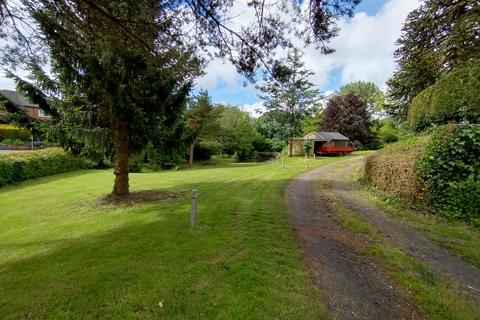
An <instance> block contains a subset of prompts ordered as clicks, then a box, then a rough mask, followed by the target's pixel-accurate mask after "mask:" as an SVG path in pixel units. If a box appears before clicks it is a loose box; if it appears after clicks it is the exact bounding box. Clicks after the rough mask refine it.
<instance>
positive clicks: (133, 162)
mask: <svg viewBox="0 0 480 320" xmlns="http://www.w3.org/2000/svg"><path fill="white" fill-rule="evenodd" d="M143 158H144V152H137V153H134V154H131V155H130V156H129V157H128V172H132V173H135V172H137V173H138V172H141V171H142V166H143Z"/></svg>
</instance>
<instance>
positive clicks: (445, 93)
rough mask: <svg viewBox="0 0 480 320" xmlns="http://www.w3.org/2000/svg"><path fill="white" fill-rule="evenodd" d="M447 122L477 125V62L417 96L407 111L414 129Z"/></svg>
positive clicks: (479, 99) (479, 109)
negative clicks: (464, 122) (463, 122)
mask: <svg viewBox="0 0 480 320" xmlns="http://www.w3.org/2000/svg"><path fill="white" fill-rule="evenodd" d="M450 121H454V122H461V121H466V122H470V123H478V122H480V61H479V60H474V61H471V62H469V63H468V64H467V66H465V67H463V68H459V69H456V70H454V71H452V72H451V73H450V74H448V75H447V76H445V77H444V78H442V79H440V80H439V81H438V82H437V83H435V84H434V85H433V86H430V87H428V88H427V89H425V90H424V91H422V92H421V93H420V94H418V95H417V96H416V97H415V98H414V99H413V101H412V104H411V105H410V108H409V111H408V123H409V125H410V127H412V128H413V129H415V130H423V129H425V128H427V127H429V126H431V125H434V124H446V123H448V122H450Z"/></svg>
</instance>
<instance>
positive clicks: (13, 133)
mask: <svg viewBox="0 0 480 320" xmlns="http://www.w3.org/2000/svg"><path fill="white" fill-rule="evenodd" d="M3 140H21V141H24V142H25V141H28V140H30V132H29V131H28V130H26V129H22V128H18V127H15V126H11V125H3V124H2V125H0V142H2V141H3Z"/></svg>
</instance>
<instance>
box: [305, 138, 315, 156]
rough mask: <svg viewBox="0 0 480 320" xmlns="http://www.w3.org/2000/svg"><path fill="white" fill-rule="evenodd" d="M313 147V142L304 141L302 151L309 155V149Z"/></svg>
mask: <svg viewBox="0 0 480 320" xmlns="http://www.w3.org/2000/svg"><path fill="white" fill-rule="evenodd" d="M312 149H313V143H312V142H311V141H307V140H306V141H305V142H304V143H303V151H305V155H306V156H307V157H308V156H309V155H310V151H312Z"/></svg>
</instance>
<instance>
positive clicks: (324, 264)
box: [286, 157, 480, 319]
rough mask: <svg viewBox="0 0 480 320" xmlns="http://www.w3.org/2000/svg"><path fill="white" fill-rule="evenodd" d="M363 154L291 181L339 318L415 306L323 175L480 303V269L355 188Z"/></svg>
mask: <svg viewBox="0 0 480 320" xmlns="http://www.w3.org/2000/svg"><path fill="white" fill-rule="evenodd" d="M362 163H363V157H356V158H348V159H346V160H342V161H340V162H336V163H334V164H331V165H327V166H324V167H320V168H317V169H315V170H313V171H310V172H307V173H304V174H301V175H299V176H297V177H296V178H295V179H294V180H293V181H292V182H291V183H290V184H289V185H288V187H287V190H286V201H287V206H288V210H289V213H290V215H291V216H292V220H293V224H294V227H295V229H296V231H297V234H298V237H299V240H300V242H301V245H302V247H303V248H304V250H305V258H306V263H307V265H308V267H309V269H310V270H311V273H312V276H313V278H314V281H315V283H316V284H317V285H318V286H319V287H320V288H321V290H322V291H323V292H324V293H325V294H326V295H327V297H328V307H329V309H330V311H331V312H332V313H333V314H334V315H335V316H336V317H337V318H338V319H402V318H403V319H410V318H413V317H414V315H415V314H416V313H415V307H414V306H412V305H410V304H409V303H408V302H407V301H405V300H404V299H403V298H402V294H401V292H399V290H397V289H396V288H395V286H394V285H393V284H392V283H391V281H390V280H389V279H388V278H387V277H386V276H384V275H383V274H382V272H381V270H380V268H379V267H378V266H377V265H376V262H375V261H374V260H371V259H368V258H366V257H365V256H363V255H362V254H361V252H360V249H361V246H362V240H361V239H360V238H359V237H357V236H356V235H355V234H353V233H352V232H350V231H348V230H346V229H344V228H343V227H342V225H341V223H340V222H339V221H338V220H337V218H336V215H335V212H334V210H332V208H331V207H330V205H329V202H328V201H327V199H326V197H325V195H323V194H322V193H321V190H320V188H316V187H315V184H316V183H317V182H318V181H321V182H323V183H326V184H327V185H328V186H329V187H330V188H331V191H333V193H334V194H335V195H336V196H337V199H336V200H337V201H340V202H341V203H342V204H343V205H345V206H346V207H347V208H349V209H350V210H352V211H353V212H354V213H356V214H358V215H360V216H362V217H363V218H365V219H366V221H367V222H368V223H370V224H372V225H374V226H375V227H376V228H377V229H379V230H380V231H381V232H382V233H383V234H384V235H385V236H386V237H388V238H389V239H390V240H391V242H392V244H393V245H394V246H397V247H399V248H401V249H402V250H403V251H405V252H406V253H407V254H409V255H411V256H414V257H416V258H419V259H421V260H423V261H425V262H427V263H428V264H430V265H431V267H432V268H433V269H434V270H436V271H437V272H438V273H440V274H442V275H443V276H445V277H446V278H448V279H449V280H452V281H455V282H457V283H458V284H459V285H460V286H461V287H462V288H464V290H465V292H466V293H467V294H469V295H470V296H471V297H472V298H473V300H474V301H476V303H477V305H479V306H480V296H479V295H478V293H479V292H477V291H476V290H477V289H478V288H480V270H479V269H477V268H475V267H473V266H471V265H470V264H468V263H466V262H464V261H463V260H461V259H459V258H457V257H455V256H452V255H451V254H450V253H449V252H448V251H447V250H446V249H444V248H441V247H439V246H437V245H435V244H433V243H431V242H430V241H429V240H428V239H426V238H425V237H424V236H423V235H422V234H420V233H419V232H417V231H415V230H413V229H411V228H410V227H408V226H406V225H404V224H402V223H400V222H399V221H397V220H394V219H392V218H390V217H388V216H387V215H386V214H385V213H384V212H382V211H381V210H379V209H378V208H376V207H373V206H372V205H370V204H369V203H367V202H366V201H365V200H363V199H361V197H360V196H358V195H357V194H356V193H355V191H353V190H352V188H351V187H350V183H349V177H350V174H351V173H352V172H353V170H355V169H356V168H358V167H359V166H361V165H362Z"/></svg>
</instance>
